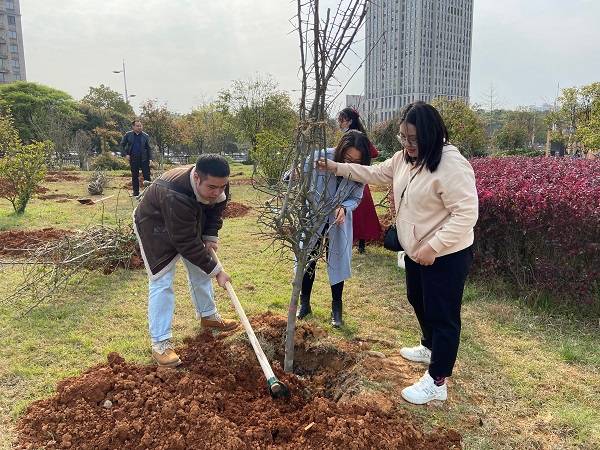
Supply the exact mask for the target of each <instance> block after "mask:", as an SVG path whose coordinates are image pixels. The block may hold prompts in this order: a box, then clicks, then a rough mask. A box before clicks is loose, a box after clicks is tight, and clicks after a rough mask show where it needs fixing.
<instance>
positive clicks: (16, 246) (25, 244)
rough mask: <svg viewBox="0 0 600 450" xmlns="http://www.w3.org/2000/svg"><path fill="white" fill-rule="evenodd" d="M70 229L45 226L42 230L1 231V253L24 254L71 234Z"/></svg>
mask: <svg viewBox="0 0 600 450" xmlns="http://www.w3.org/2000/svg"><path fill="white" fill-rule="evenodd" d="M71 233H72V232H71V231H69V230H59V229H56V228H43V229H41V230H9V231H0V255H13V256H14V255H22V254H26V253H28V252H30V251H34V250H35V249H37V248H39V247H41V246H43V245H44V244H46V243H48V242H52V241H56V240H58V239H62V238H63V237H65V236H67V235H69V234H71Z"/></svg>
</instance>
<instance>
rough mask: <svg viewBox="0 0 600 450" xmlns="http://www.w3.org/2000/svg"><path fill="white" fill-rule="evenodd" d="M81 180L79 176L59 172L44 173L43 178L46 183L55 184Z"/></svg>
mask: <svg viewBox="0 0 600 450" xmlns="http://www.w3.org/2000/svg"><path fill="white" fill-rule="evenodd" d="M81 180H83V178H81V177H80V176H79V175H75V174H73V173H69V172H61V171H49V172H47V173H46V176H45V177H44V181H45V182H46V183H56V182H59V181H81Z"/></svg>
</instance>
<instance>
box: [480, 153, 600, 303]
mask: <svg viewBox="0 0 600 450" xmlns="http://www.w3.org/2000/svg"><path fill="white" fill-rule="evenodd" d="M470 162H471V164H472V166H473V169H474V170H475V177H476V179H477V190H478V192H479V221H478V223H477V226H476V228H475V233H476V234H475V246H474V249H475V258H476V260H475V264H474V267H473V269H474V272H475V273H479V274H483V275H492V276H500V277H502V278H504V279H506V280H508V281H510V282H511V283H512V284H515V285H516V286H518V287H520V288H522V290H523V291H526V292H536V293H549V294H552V297H553V298H555V299H560V300H561V301H564V302H565V303H574V304H577V305H583V306H585V305H587V306H592V307H594V309H598V308H600V298H599V296H600V160H584V159H571V158H545V157H538V158H524V157H507V158H476V159H472V160H471V161H470Z"/></svg>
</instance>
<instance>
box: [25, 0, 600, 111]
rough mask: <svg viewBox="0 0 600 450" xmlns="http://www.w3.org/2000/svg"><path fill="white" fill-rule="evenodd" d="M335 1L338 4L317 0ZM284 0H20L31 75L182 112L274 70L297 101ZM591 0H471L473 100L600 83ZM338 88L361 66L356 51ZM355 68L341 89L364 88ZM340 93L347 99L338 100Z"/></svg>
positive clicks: (526, 100)
mask: <svg viewBox="0 0 600 450" xmlns="http://www.w3.org/2000/svg"><path fill="white" fill-rule="evenodd" d="M321 3H323V4H325V5H327V4H331V5H333V4H335V3H336V2H335V0H322V2H321ZM295 4H296V2H292V1H291V0H217V1H214V0H210V1H209V0H169V1H167V0H128V1H124V0H62V1H61V2H53V1H48V0H21V14H22V25H23V35H24V49H25V61H26V69H27V79H28V80H29V81H35V82H39V83H42V84H46V85H49V86H52V87H55V88H57V89H61V90H64V91H66V92H68V93H69V94H71V95H72V96H73V97H74V98H76V99H80V98H81V97H83V96H84V95H85V94H86V93H87V91H88V89H89V87H90V86H98V85H100V84H105V85H107V86H109V87H111V88H113V89H115V90H117V91H119V92H123V78H122V75H121V74H114V73H113V72H112V71H113V70H119V69H120V68H121V65H122V60H123V59H125V64H126V73H127V87H128V92H129V94H130V95H131V94H135V98H132V105H133V106H134V107H135V108H137V107H139V104H140V103H141V102H142V101H143V100H146V99H150V98H151V99H157V100H158V101H160V102H162V103H166V104H167V105H168V107H169V108H170V109H171V110H173V111H177V112H180V113H186V112H189V111H190V110H192V109H193V108H194V107H198V106H200V105H201V104H203V103H206V102H209V101H211V100H213V99H214V98H215V97H216V95H217V93H218V92H219V91H220V90H222V89H226V88H227V87H229V85H230V84H231V81H232V80H236V79H248V78H251V77H255V76H256V75H257V74H270V75H272V76H273V77H274V78H275V79H276V80H277V81H278V82H279V86H280V88H281V89H282V90H286V91H289V92H290V94H291V95H292V97H293V98H296V95H297V94H296V93H297V91H298V89H299V87H300V82H299V78H298V65H299V50H298V45H297V35H296V34H295V33H294V32H293V25H292V23H291V22H290V20H291V19H292V18H293V16H294V12H295ZM598 19H600V1H599V0H569V1H565V0H502V1H499V0H475V6H474V18H473V48H472V57H471V87H470V92H471V99H470V100H471V102H472V103H477V104H481V105H483V106H484V107H485V106H486V105H489V101H490V92H491V91H493V99H494V104H495V105H497V106H498V107H503V108H513V107H516V106H528V105H542V104H543V103H546V102H548V103H552V102H553V101H554V98H555V97H556V93H557V88H558V87H560V88H563V87H571V86H580V85H584V84H589V83H591V82H594V81H600V56H599V55H600V45H599V44H598V43H599V42H600V27H599V26H598ZM355 51H356V54H355V55H351V56H350V57H349V58H348V60H347V65H348V68H347V69H344V70H343V71H341V72H340V73H339V74H338V78H339V79H340V81H341V82H342V84H344V83H345V82H346V81H347V80H348V79H349V78H350V77H351V75H352V73H353V72H354V71H355V70H356V69H357V68H359V66H360V64H361V62H362V59H363V55H364V41H362V40H361V41H360V42H359V43H357V45H356V46H355ZM363 83H364V76H363V70H362V69H360V70H358V72H357V73H356V75H355V76H354V78H352V79H351V81H350V83H349V84H348V86H347V88H346V89H345V91H344V92H343V93H342V94H362V93H363V91H364V85H363ZM342 98H343V97H342Z"/></svg>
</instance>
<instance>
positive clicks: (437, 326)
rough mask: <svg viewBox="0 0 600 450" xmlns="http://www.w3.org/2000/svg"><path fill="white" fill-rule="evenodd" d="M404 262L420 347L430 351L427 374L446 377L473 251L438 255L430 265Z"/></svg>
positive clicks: (453, 359) (455, 348)
mask: <svg viewBox="0 0 600 450" xmlns="http://www.w3.org/2000/svg"><path fill="white" fill-rule="evenodd" d="M404 261H405V265H406V295H407V297H408V301H409V303H410V304H411V305H412V307H413V308H414V310H415V314H416V315H417V320H418V321H419V325H420V326H421V332H422V334H423V337H422V339H421V344H423V345H424V346H425V347H427V348H428V349H430V350H431V364H430V365H429V375H431V376H432V377H433V378H436V377H449V376H450V375H452V369H453V368H454V363H455V362H456V355H457V353H458V344H459V341H460V327H461V323H460V307H461V304H462V296H463V290H464V287H465V280H466V279H467V275H468V273H469V269H470V268H471V263H472V261H473V250H472V248H471V247H468V248H466V249H464V250H460V251H458V252H456V253H451V254H449V255H446V256H440V257H439V258H436V259H435V261H434V263H433V264H432V265H431V266H422V265H420V264H417V263H416V262H414V261H413V260H412V259H410V258H409V257H408V256H405V257H404Z"/></svg>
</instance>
